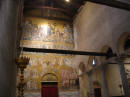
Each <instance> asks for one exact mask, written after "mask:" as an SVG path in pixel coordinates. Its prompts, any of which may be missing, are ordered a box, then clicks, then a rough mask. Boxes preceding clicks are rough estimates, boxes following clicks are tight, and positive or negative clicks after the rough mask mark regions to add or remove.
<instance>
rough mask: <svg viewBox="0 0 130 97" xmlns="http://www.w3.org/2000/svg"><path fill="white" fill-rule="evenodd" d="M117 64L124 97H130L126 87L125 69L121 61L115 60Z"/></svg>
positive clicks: (119, 59)
mask: <svg viewBox="0 0 130 97" xmlns="http://www.w3.org/2000/svg"><path fill="white" fill-rule="evenodd" d="M116 61H117V62H118V66H119V69H120V75H121V80H122V85H123V89H124V93H125V97H130V92H129V86H128V81H127V76H126V73H125V67H124V64H123V59H121V58H117V60H116Z"/></svg>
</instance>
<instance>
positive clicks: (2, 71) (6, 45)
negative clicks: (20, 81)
mask: <svg viewBox="0 0 130 97" xmlns="http://www.w3.org/2000/svg"><path fill="white" fill-rule="evenodd" d="M16 16H17V0H3V1H1V7H0V97H15V89H16V85H15V84H16V65H15V61H14V58H15V55H16V48H15V44H16Z"/></svg>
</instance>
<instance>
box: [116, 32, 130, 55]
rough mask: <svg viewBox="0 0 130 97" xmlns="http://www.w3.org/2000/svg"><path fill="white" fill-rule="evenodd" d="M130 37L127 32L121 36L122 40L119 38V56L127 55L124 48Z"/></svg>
mask: <svg viewBox="0 0 130 97" xmlns="http://www.w3.org/2000/svg"><path fill="white" fill-rule="evenodd" d="M128 36H130V32H125V33H123V34H122V35H121V36H120V38H119V40H118V44H117V49H118V53H119V54H123V53H125V48H124V46H125V42H126V40H127V38H128Z"/></svg>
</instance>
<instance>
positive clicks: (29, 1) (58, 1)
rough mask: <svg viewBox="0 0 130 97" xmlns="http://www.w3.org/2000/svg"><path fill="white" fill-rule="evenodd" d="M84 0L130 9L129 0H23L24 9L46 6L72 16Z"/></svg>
mask: <svg viewBox="0 0 130 97" xmlns="http://www.w3.org/2000/svg"><path fill="white" fill-rule="evenodd" d="M86 1H89V2H94V3H98V4H103V5H107V6H110V7H115V8H119V9H123V10H127V11H130V0H70V2H66V0H24V5H25V7H24V11H28V10H32V9H38V8H39V9H44V8H46V9H51V10H57V11H61V12H62V13H64V14H65V15H67V16H69V17H70V18H72V17H73V16H74V15H75V14H76V13H77V10H78V9H79V8H80V7H81V5H83V4H84V3H85V2H86Z"/></svg>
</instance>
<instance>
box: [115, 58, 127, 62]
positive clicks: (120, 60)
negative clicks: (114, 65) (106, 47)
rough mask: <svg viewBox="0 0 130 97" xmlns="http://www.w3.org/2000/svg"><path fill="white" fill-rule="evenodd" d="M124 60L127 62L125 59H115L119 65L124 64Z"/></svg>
mask: <svg viewBox="0 0 130 97" xmlns="http://www.w3.org/2000/svg"><path fill="white" fill-rule="evenodd" d="M124 60H125V58H124V57H117V58H115V61H117V62H118V63H123V62H124Z"/></svg>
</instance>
